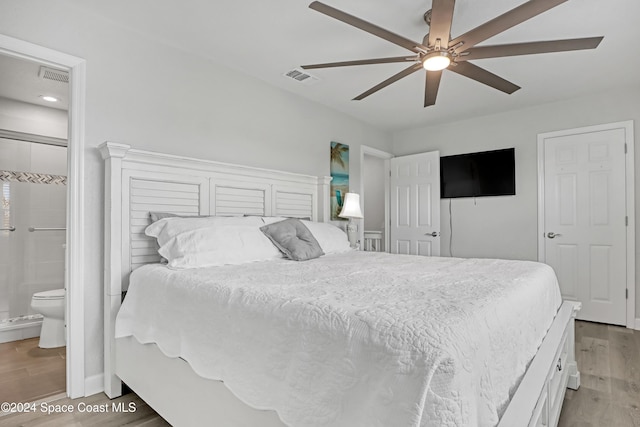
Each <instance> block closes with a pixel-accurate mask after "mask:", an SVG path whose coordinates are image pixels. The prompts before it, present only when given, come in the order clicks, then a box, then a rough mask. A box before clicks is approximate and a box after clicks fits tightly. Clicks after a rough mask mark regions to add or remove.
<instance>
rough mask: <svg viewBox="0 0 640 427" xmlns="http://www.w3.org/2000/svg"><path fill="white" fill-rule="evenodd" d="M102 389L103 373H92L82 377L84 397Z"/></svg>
mask: <svg viewBox="0 0 640 427" xmlns="http://www.w3.org/2000/svg"><path fill="white" fill-rule="evenodd" d="M103 391H104V374H98V375H92V376H90V377H87V378H85V379H84V395H85V397H88V396H92V395H94V394H98V393H102V392H103Z"/></svg>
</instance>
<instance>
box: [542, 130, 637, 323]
mask: <svg viewBox="0 0 640 427" xmlns="http://www.w3.org/2000/svg"><path fill="white" fill-rule="evenodd" d="M613 129H623V130H624V134H625V144H626V145H625V146H626V150H627V155H626V156H625V162H626V187H627V188H626V194H625V199H626V213H625V215H626V216H627V218H628V226H627V227H626V228H627V283H626V286H627V290H628V292H629V294H628V298H627V328H635V327H636V319H635V317H636V256H635V250H636V246H635V236H636V232H635V228H636V227H635V183H634V165H635V157H634V140H633V120H629V121H624V122H616V123H606V124H601V125H595V126H587V127H581V128H576V129H566V130H561V131H556V132H548V133H541V134H538V261H541V262H544V261H545V259H546V254H545V240H544V230H545V223H544V217H545V215H544V213H545V206H544V195H545V194H544V187H545V186H544V140H545V139H547V138H555V137H559V136H568V135H577V134H581V133H591V132H601V131H607V130H613Z"/></svg>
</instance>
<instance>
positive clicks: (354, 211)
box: [338, 193, 362, 218]
mask: <svg viewBox="0 0 640 427" xmlns="http://www.w3.org/2000/svg"><path fill="white" fill-rule="evenodd" d="M338 216H339V217H341V218H362V211H361V210H360V195H359V194H357V193H347V194H346V195H345V198H344V204H343V205H342V212H340V214H339V215H338Z"/></svg>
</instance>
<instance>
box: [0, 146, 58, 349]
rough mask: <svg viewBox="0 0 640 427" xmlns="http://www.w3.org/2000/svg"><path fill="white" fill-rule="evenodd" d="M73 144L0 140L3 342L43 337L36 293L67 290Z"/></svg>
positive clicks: (0, 324)
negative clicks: (33, 302)
mask: <svg viewBox="0 0 640 427" xmlns="http://www.w3.org/2000/svg"><path fill="white" fill-rule="evenodd" d="M66 175H67V148H66V147H61V146H55V145H47V144H40V143H33V142H25V141H18V140H13V139H5V138H0V343H2V342H8V341H15V340H20V339H25V338H31V337H34V336H38V335H39V333H40V324H41V319H42V317H41V316H40V315H39V314H36V313H35V312H34V311H33V310H32V309H31V298H32V296H33V294H34V293H36V292H42V291H47V290H53V289H61V288H64V265H65V235H66V233H65V229H66V198H67V185H66V183H67V178H66Z"/></svg>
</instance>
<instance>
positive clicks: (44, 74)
mask: <svg viewBox="0 0 640 427" xmlns="http://www.w3.org/2000/svg"><path fill="white" fill-rule="evenodd" d="M38 77H40V78H41V79H47V80H53V81H56V82H61V83H69V72H68V71H63V70H56V69H55V68H49V67H45V66H42V67H40V72H39V73H38Z"/></svg>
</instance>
